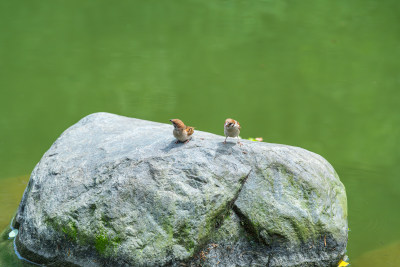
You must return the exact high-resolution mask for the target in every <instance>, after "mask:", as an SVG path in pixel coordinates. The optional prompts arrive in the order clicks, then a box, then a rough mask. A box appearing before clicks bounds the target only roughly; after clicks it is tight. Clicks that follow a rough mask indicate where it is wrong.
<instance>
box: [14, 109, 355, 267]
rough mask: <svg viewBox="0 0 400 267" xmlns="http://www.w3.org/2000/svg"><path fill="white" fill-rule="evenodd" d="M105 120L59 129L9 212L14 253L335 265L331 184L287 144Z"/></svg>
mask: <svg viewBox="0 0 400 267" xmlns="http://www.w3.org/2000/svg"><path fill="white" fill-rule="evenodd" d="M223 140H224V138H223V137H221V136H217V135H213V134H209V133H205V132H201V131H196V132H195V134H194V137H193V140H192V141H191V142H189V143H188V144H175V139H174V138H173V136H172V126H171V125H166V124H160V123H155V122H149V121H143V120H138V119H131V118H126V117H122V116H117V115H113V114H107V113H96V114H92V115H89V116H87V117H85V118H83V119H82V120H81V121H79V122H78V123H77V124H75V125H73V126H72V127H70V128H69V129H67V130H66V131H65V132H64V133H63V134H62V135H61V136H60V137H59V138H58V139H57V141H56V142H55V143H54V144H53V145H52V146H51V148H50V149H49V150H48V151H47V152H46V153H45V154H44V156H43V158H42V159H41V160H40V162H39V163H38V164H37V166H36V167H35V169H34V171H33V172H32V175H31V178H30V181H29V184H28V187H27V188H26V190H25V193H24V196H23V199H22V201H21V204H20V206H19V209H18V213H17V216H16V220H15V221H16V222H15V226H16V227H18V228H19V234H18V236H17V240H16V244H17V248H18V250H19V252H20V253H21V255H22V256H24V257H26V258H28V259H30V260H32V261H34V262H39V263H45V264H53V265H52V266H68V265H71V266H74V265H78V266H165V265H169V266H170V265H172V266H191V265H192V266H194V265H204V266H214V265H218V266H251V265H253V266H335V265H337V262H338V261H339V260H340V259H341V257H342V256H343V255H344V253H345V248H346V243H347V229H348V228H347V206H346V205H347V204H346V194H345V189H344V186H343V184H342V183H341V182H340V180H339V178H338V176H337V174H336V173H335V171H334V169H333V168H332V167H331V165H329V163H328V162H326V160H324V159H323V158H322V157H321V156H319V155H316V154H314V153H311V152H309V151H306V150H304V149H301V148H297V147H290V146H284V145H277V144H268V143H259V142H251V141H243V143H244V144H243V146H242V147H240V146H238V145H236V143H233V142H232V143H227V144H226V145H224V144H222V141H223Z"/></svg>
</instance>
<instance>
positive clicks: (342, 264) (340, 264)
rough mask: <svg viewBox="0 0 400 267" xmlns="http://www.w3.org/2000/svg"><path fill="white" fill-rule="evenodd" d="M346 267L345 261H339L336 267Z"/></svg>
mask: <svg viewBox="0 0 400 267" xmlns="http://www.w3.org/2000/svg"><path fill="white" fill-rule="evenodd" d="M347 265H349V263H348V262H345V261H343V260H340V261H339V265H338V267H342V266H347Z"/></svg>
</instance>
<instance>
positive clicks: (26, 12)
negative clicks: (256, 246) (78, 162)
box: [0, 0, 400, 259]
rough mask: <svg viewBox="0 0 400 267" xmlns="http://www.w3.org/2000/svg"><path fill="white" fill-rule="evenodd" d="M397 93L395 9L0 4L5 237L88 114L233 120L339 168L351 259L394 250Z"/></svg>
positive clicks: (385, 5) (0, 182)
mask: <svg viewBox="0 0 400 267" xmlns="http://www.w3.org/2000/svg"><path fill="white" fill-rule="evenodd" d="M399 89H400V1H398V0H381V1H376V0H374V1H371V0H336V1H327V0H326V1H323V0H309V1H294V0H291V1H289V0H254V1H234V0H229V1H228V0H224V1H222V0H215V1H201V0H185V1H183V0H178V1H161V0H160V1H155V0H147V1H103V0H102V1H99V0H96V1H95V0H86V1H81V0H80V1H77V0H64V1H60V0H41V1H30V0H25V1H22V0H20V1H12V0H2V1H0V90H1V97H0V200H1V201H2V203H1V204H0V228H1V229H3V228H4V227H5V226H6V225H7V224H8V222H9V220H10V218H11V217H12V214H13V212H14V211H15V209H16V207H17V205H18V202H19V199H20V198H21V194H22V191H23V188H24V187H25V184H26V179H27V178H26V176H25V177H24V175H27V174H29V173H30V172H31V171H32V169H33V167H34V166H35V164H36V163H37V162H38V161H39V160H40V157H41V155H42V154H43V153H44V152H45V151H46V150H47V149H48V148H49V147H50V145H51V144H52V143H53V142H54V140H55V139H56V138H57V137H58V136H59V135H60V134H61V133H62V131H63V130H65V129H66V128H67V127H69V126H70V125H72V124H73V123H75V122H76V121H78V120H79V119H80V118H82V117H83V116H85V115H87V114H90V113H93V112H98V111H107V112H112V113H117V114H121V115H125V116H130V117H136V118H141V119H147V120H154V121H159V122H166V123H167V122H168V120H169V119H171V118H180V119H182V120H183V121H185V122H187V124H190V125H193V126H195V127H196V128H197V129H199V130H203V131H209V132H213V133H217V134H221V135H222V134H223V128H222V125H223V123H224V119H225V118H226V117H233V118H235V119H237V120H238V121H240V123H241V125H242V133H241V136H242V137H263V138H264V141H266V142H272V143H284V144H289V145H294V146H300V147H304V148H306V149H308V150H311V151H313V152H316V153H318V154H320V155H322V156H324V157H325V158H326V159H327V160H328V161H329V162H330V163H331V164H332V165H333V166H334V167H335V169H336V171H337V172H338V174H339V176H340V178H341V180H342V181H343V183H344V184H345V186H346V190H347V194H348V206H349V226H350V229H351V232H350V236H349V243H348V254H349V256H350V259H357V258H358V257H361V256H362V255H363V254H364V253H366V252H368V251H371V250H377V249H380V248H383V247H386V246H388V245H390V244H392V243H395V242H397V241H398V240H400V231H399V230H398V227H399V225H400V213H399V203H400V175H399V173H400V165H399V164H398V162H399V161H400V141H399V140H400V108H399V104H400V90H399ZM171 138H172V136H171ZM11 177H17V178H11ZM21 177H22V178H21Z"/></svg>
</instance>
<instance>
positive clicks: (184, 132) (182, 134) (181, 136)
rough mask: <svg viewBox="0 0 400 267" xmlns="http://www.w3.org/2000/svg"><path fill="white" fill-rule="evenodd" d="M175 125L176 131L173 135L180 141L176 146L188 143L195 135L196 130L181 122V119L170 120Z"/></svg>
mask: <svg viewBox="0 0 400 267" xmlns="http://www.w3.org/2000/svg"><path fill="white" fill-rule="evenodd" d="M169 121H170V122H172V125H174V130H173V131H172V133H173V134H174V136H175V138H176V139H178V140H177V141H176V142H175V144H177V143H179V142H183V143H185V144H186V143H187V142H189V141H190V139H191V138H192V134H193V133H194V128H193V127H189V126H186V125H185V124H184V123H183V122H182V121H181V120H179V119H172V120H169Z"/></svg>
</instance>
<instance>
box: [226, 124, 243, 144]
mask: <svg viewBox="0 0 400 267" xmlns="http://www.w3.org/2000/svg"><path fill="white" fill-rule="evenodd" d="M224 133H225V136H226V138H225V141H224V144H226V139H228V137H237V138H238V144H239V145H242V143H240V139H239V134H240V124H239V122H238V121H235V120H234V119H226V120H225V124H224Z"/></svg>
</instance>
